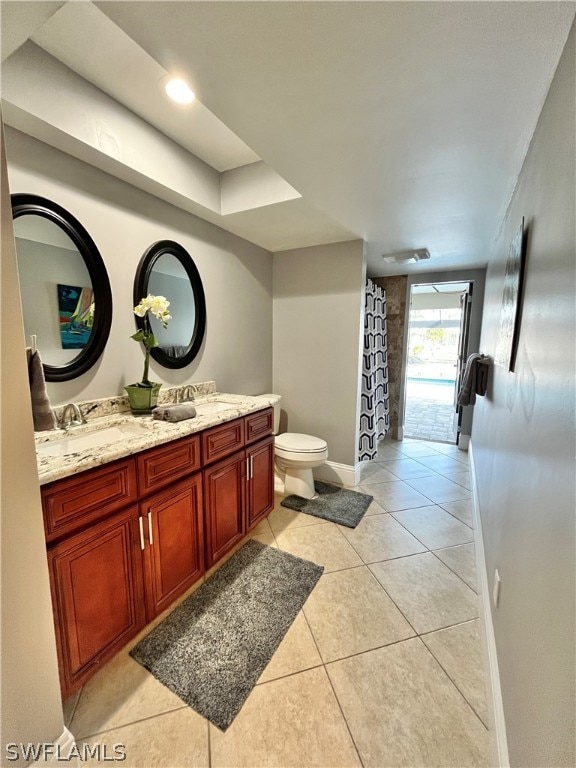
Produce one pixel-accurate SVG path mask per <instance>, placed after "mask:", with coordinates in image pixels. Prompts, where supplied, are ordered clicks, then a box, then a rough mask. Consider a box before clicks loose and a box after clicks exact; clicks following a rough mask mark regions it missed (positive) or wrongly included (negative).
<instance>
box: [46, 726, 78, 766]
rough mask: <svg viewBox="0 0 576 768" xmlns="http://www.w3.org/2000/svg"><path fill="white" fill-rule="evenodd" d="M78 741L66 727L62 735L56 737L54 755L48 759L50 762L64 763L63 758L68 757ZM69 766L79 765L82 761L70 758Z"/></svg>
mask: <svg viewBox="0 0 576 768" xmlns="http://www.w3.org/2000/svg"><path fill="white" fill-rule="evenodd" d="M75 743H76V739H75V738H74V736H73V735H72V734H71V733H70V731H69V730H68V728H66V727H64V730H63V731H62V733H61V734H60V736H59V737H58V738H57V739H56V741H55V742H54V755H53V756H52V758H51V759H50V760H48V761H47V762H48V764H50V763H56V764H58V765H62V761H61V759H62V758H64V759H65V758H66V757H67V756H68V755H69V754H70V750H71V749H72V747H73V746H74V744H75ZM67 764H68V765H69V766H79V765H80V762H79V760H77V759H74V757H72V759H71V760H70V762H69V763H67Z"/></svg>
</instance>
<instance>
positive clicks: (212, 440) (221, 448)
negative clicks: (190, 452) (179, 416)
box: [202, 419, 244, 464]
mask: <svg viewBox="0 0 576 768" xmlns="http://www.w3.org/2000/svg"><path fill="white" fill-rule="evenodd" d="M243 445H244V419H236V420H235V421H229V422H228V423H226V424H222V425H221V426H219V427H212V429H207V430H206V431H205V432H203V433H202V455H203V458H204V464H209V463H210V462H212V461H215V460H216V459H222V458H224V456H228V455H229V454H231V453H234V451H237V450H238V449H239V448H242V447H243Z"/></svg>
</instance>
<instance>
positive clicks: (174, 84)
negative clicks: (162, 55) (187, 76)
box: [164, 77, 196, 104]
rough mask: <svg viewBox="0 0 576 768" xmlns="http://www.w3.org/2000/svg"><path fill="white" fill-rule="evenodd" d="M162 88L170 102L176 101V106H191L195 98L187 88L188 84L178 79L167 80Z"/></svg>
mask: <svg viewBox="0 0 576 768" xmlns="http://www.w3.org/2000/svg"><path fill="white" fill-rule="evenodd" d="M164 87H165V89H166V93H167V94H168V96H170V98H171V99H172V101H176V102H178V104H191V103H192V102H193V101H194V99H195V98H196V96H195V95H194V93H193V92H192V91H191V90H190V88H189V87H188V84H187V83H185V82H184V80H181V79H180V78H178V77H173V78H172V79H171V80H168V82H167V83H166V85H165V86H164Z"/></svg>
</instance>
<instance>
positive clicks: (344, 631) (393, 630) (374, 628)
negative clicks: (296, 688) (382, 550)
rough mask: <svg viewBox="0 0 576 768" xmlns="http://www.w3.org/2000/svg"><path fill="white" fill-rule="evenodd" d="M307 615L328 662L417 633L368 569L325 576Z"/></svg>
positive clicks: (317, 587) (306, 607)
mask: <svg viewBox="0 0 576 768" xmlns="http://www.w3.org/2000/svg"><path fill="white" fill-rule="evenodd" d="M304 614H305V616H306V618H307V620H308V623H309V625H310V629H311V630H312V634H313V635H314V639H315V640H316V643H317V644H318V648H319V649H320V654H321V655H322V659H323V660H324V661H325V662H327V661H334V660H335V659H343V658H344V657H346V656H351V655H352V654H355V653H362V652H363V651H367V650H370V649H372V648H378V647H379V646H381V645H388V644H389V643H395V642H398V640H405V639H406V638H407V637H413V636H414V634H415V633H414V630H413V629H412V627H411V626H410V625H409V624H408V622H407V621H406V619H405V618H404V617H403V616H402V614H401V613H400V611H399V610H398V608H396V606H395V605H394V603H393V602H392V600H390V598H389V597H388V595H387V594H386V592H385V591H384V590H383V589H382V587H381V586H380V584H379V583H378V581H377V580H376V579H375V578H374V576H373V574H372V573H371V572H370V571H369V570H368V568H352V569H350V570H347V571H337V572H336V573H327V574H324V575H323V576H322V577H321V578H320V581H319V582H318V584H317V585H316V587H315V588H314V591H313V592H312V594H311V595H310V597H309V598H308V600H307V601H306V604H305V606H304Z"/></svg>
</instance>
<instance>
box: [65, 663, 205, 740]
mask: <svg viewBox="0 0 576 768" xmlns="http://www.w3.org/2000/svg"><path fill="white" fill-rule="evenodd" d="M148 674H152V673H151V672H149V673H148ZM182 709H192V707H190V706H188V704H182V706H181V707H174V709H166V710H165V711H164V712H157V713H156V714H155V715H148V716H147V717H139V718H138V719H137V720H130V722H129V723H122V724H120V725H115V726H113V727H112V728H105V729H104V730H103V731H94V733H89V734H85V735H84V736H78V737H76V736H75V737H74V740H75V741H78V739H82V740H86V739H92V738H94V736H103V735H104V734H106V733H111V732H112V731H119V730H122V729H123V728H129V727H130V726H132V725H136V724H137V723H145V722H147V721H148V720H154V719H155V718H157V717H163V716H164V715H171V714H173V713H174V712H180V710H182ZM192 711H193V712H195V713H196V714H197V715H198V716H199V717H203V715H200V713H199V712H196V710H195V709H192ZM204 719H205V718H204Z"/></svg>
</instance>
